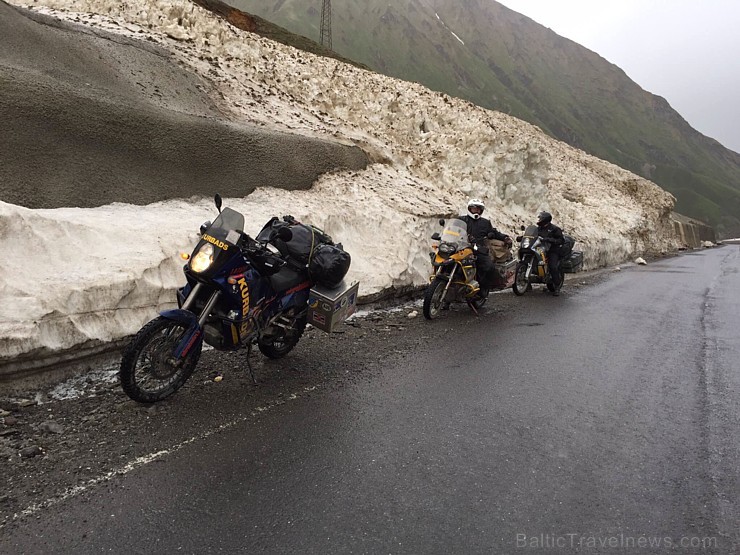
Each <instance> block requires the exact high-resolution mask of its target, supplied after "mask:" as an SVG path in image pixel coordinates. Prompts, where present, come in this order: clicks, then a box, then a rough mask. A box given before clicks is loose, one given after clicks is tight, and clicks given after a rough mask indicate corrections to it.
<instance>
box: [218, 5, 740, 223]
mask: <svg viewBox="0 0 740 555" xmlns="http://www.w3.org/2000/svg"><path fill="white" fill-rule="evenodd" d="M228 3H229V4H230V5H232V6H234V7H236V8H238V9H241V10H245V11H247V12H250V13H253V14H256V15H258V16H260V17H263V18H265V19H267V20H269V21H272V22H274V23H277V24H278V25H281V26H283V27H285V28H286V29H288V30H290V31H293V32H295V33H299V34H301V35H305V36H306V37H309V38H313V39H315V40H318V38H319V35H320V32H319V26H320V19H321V4H322V3H321V2H320V1H318V0H229V2H228ZM332 16H333V17H332V39H333V49H334V50H335V51H336V52H337V53H338V54H340V55H342V56H345V57H347V58H350V59H353V60H356V61H358V62H360V63H363V64H366V65H367V66H369V67H371V68H372V69H374V70H376V71H378V72H381V73H384V74H387V75H390V76H393V77H398V78H402V79H406V80H410V81H417V82H419V83H422V84H424V85H425V86H427V87H430V88H432V89H434V90H438V91H442V92H446V93H448V94H451V95H454V96H458V97H461V98H464V99H467V100H470V101H471V102H474V103H476V104H478V105H480V106H483V107H486V108H491V109H495V110H500V111H502V112H505V113H508V114H511V115H513V116H516V117H518V118H521V119H523V120H526V121H529V122H530V123H533V124H535V125H537V126H539V127H540V128H542V130H543V131H545V132H546V133H548V134H549V135H551V136H553V137H555V138H557V139H560V140H562V141H565V142H567V143H569V144H571V145H573V146H575V147H578V148H581V149H583V150H585V151H586V152H589V153H591V154H594V155H596V156H598V157H600V158H603V159H605V160H609V161H611V162H613V163H615V164H617V165H619V166H621V167H623V168H626V169H628V170H630V171H633V172H635V173H637V174H639V175H642V176H644V177H646V178H648V179H651V180H652V181H654V182H655V183H657V184H659V185H661V186H662V187H663V188H665V189H666V190H668V191H670V192H671V193H673V194H674V195H675V196H676V198H677V203H676V210H677V211H679V212H681V213H683V214H686V215H688V216H691V217H694V218H698V219H700V220H703V221H706V222H708V223H710V224H711V225H713V226H714V227H715V228H716V229H717V231H718V233H719V234H720V235H721V236H727V235H738V234H740V155H739V154H737V153H736V152H733V151H731V150H729V149H727V148H725V147H724V146H722V145H721V144H720V143H719V142H717V141H715V140H714V139H711V138H709V137H706V136H704V135H702V134H701V133H699V132H698V131H696V130H695V129H693V128H692V127H691V126H690V125H689V124H688V123H687V122H686V121H685V120H684V119H683V118H682V117H681V115H680V114H679V113H678V112H676V111H675V110H674V109H673V108H671V106H670V105H669V104H668V102H667V101H666V100H665V99H664V98H662V97H660V96H657V95H654V94H651V93H650V92H647V91H645V90H643V89H642V88H641V87H640V86H639V85H637V84H636V83H635V82H634V81H632V80H631V79H630V78H629V77H628V76H627V75H626V74H625V73H624V71H622V70H621V69H620V68H619V67H617V66H615V65H614V64H612V63H610V62H608V61H607V60H605V59H604V58H602V57H601V56H599V55H598V54H596V53H594V52H592V51H590V50H588V49H586V48H584V47H582V46H580V45H579V44H577V43H575V42H573V41H571V40H569V39H566V38H563V37H561V36H559V35H557V34H556V33H554V32H553V31H551V30H549V29H547V28H546V27H543V26H542V25H540V24H538V23H536V22H534V21H533V20H531V19H529V18H528V17H526V16H523V15H521V14H518V13H516V12H514V11H512V10H510V9H508V8H506V7H505V6H503V5H501V4H499V3H497V2H495V1H493V0H459V1H455V2H451V1H449V0H397V1H395V2H393V3H389V2H387V1H385V0H384V1H380V0H365V1H364V2H335V3H334V4H333V5H332ZM656 71H660V68H656Z"/></svg>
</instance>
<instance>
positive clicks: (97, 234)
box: [0, 0, 676, 362]
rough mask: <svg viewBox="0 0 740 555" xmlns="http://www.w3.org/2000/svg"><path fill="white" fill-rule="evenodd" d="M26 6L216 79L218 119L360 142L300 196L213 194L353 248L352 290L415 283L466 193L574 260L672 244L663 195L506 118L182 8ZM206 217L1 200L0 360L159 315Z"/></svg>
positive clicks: (196, 207)
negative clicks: (544, 224) (545, 215)
mask: <svg viewBox="0 0 740 555" xmlns="http://www.w3.org/2000/svg"><path fill="white" fill-rule="evenodd" d="M30 8H31V9H35V10H38V11H42V12H44V13H47V14H51V15H55V16H57V17H60V18H66V19H70V20H74V21H77V22H79V23H83V24H86V25H91V26H97V27H101V28H104V29H105V30H107V31H110V32H114V33H120V34H124V35H127V36H132V37H138V38H141V39H146V40H148V41H153V42H155V43H157V44H159V45H160V46H162V47H164V48H166V49H168V50H170V51H171V52H173V54H174V55H175V57H176V59H177V60H178V62H179V63H181V64H182V65H184V66H186V67H188V68H190V69H192V70H193V71H195V72H197V73H198V74H200V75H201V76H202V77H203V78H204V79H208V80H210V81H211V82H213V83H214V85H215V88H216V90H217V91H218V93H219V94H218V97H217V98H215V99H214V101H215V102H216V103H217V104H218V106H219V107H220V109H221V110H223V111H224V113H225V114H227V117H229V118H231V119H232V120H233V121H242V122H250V123H257V124H261V125H264V126H266V127H269V128H274V129H278V130H287V131H290V132H293V133H300V134H305V135H308V136H314V137H323V138H332V139H334V140H338V141H342V142H345V143H346V142H352V143H354V144H357V145H358V146H360V147H362V148H363V149H365V150H366V151H367V152H368V153H369V155H370V156H371V159H372V160H373V161H374V162H375V163H374V164H372V165H371V166H369V167H368V168H367V169H366V170H364V171H359V172H349V171H347V172H338V173H334V174H330V175H325V176H323V177H322V178H321V179H320V180H319V181H318V182H317V183H316V184H315V186H314V187H313V188H312V189H311V190H310V191H303V192H286V191H281V190H277V189H259V190H257V191H255V192H254V193H252V194H251V195H249V196H248V197H246V198H240V199H225V204H226V205H227V206H230V207H232V208H234V209H236V210H239V211H242V212H243V213H244V214H245V215H246V217H247V221H248V226H247V227H248V228H247V230H246V231H247V232H252V233H254V232H256V231H257V230H258V229H259V228H260V226H261V225H262V224H263V223H264V222H265V221H266V220H267V219H268V218H269V217H270V216H272V215H282V214H286V213H290V214H293V215H294V216H296V217H297V218H298V219H301V220H304V221H309V222H311V223H313V224H315V225H318V226H319V227H322V228H324V229H325V230H326V231H327V232H328V233H329V234H331V235H332V236H333V237H334V238H335V240H339V241H342V242H343V243H344V245H345V247H346V249H347V250H348V251H349V252H350V253H351V254H352V256H353V264H352V269H351V274H350V276H349V277H350V278H351V279H358V280H360V282H361V290H360V292H361V295H365V296H367V295H372V294H375V293H377V292H379V291H381V290H384V289H386V288H391V287H394V288H405V287H408V286H412V285H420V284H423V283H425V282H426V280H427V276H428V272H429V258H428V254H427V253H428V251H429V235H430V234H431V233H432V231H433V230H436V229H437V224H436V219H437V217H440V216H449V215H451V214H455V213H458V212H459V211H460V209H461V208H462V207H463V206H464V205H465V202H466V199H467V198H468V197H470V196H475V197H479V198H482V199H483V200H484V201H485V202H486V205H487V207H488V209H487V212H486V215H487V216H489V217H491V218H492V220H493V222H494V225H496V226H497V227H498V228H499V229H501V230H502V231H504V232H506V233H510V234H512V235H513V234H515V233H516V230H517V229H518V227H519V225H521V224H523V223H530V222H532V221H533V219H534V216H535V214H536V213H537V212H538V211H539V210H542V209H546V210H549V211H551V212H552V213H553V214H554V217H555V221H556V223H558V224H560V225H561V226H562V227H564V228H565V230H566V232H568V233H570V234H571V235H573V236H574V237H576V238H577V239H578V241H579V246H580V248H581V249H582V250H584V251H585V265H586V267H591V268H593V267H596V266H601V265H608V264H615V263H617V262H621V261H623V260H625V259H629V258H633V257H634V256H637V255H639V254H641V253H643V252H645V251H646V250H648V249H652V250H655V251H660V250H670V249H672V248H675V247H676V239H675V237H674V235H673V228H672V225H671V224H670V222H669V214H670V211H671V209H672V207H673V203H674V199H673V197H672V196H671V195H669V194H668V193H666V192H665V191H663V190H662V189H660V188H659V187H657V186H656V185H655V184H653V183H651V182H649V181H647V180H645V179H642V178H640V177H638V176H636V175H634V174H631V173H630V172H627V171H625V170H622V169H621V168H618V167H617V166H615V165H613V164H610V163H608V162H605V161H602V160H599V159H597V158H594V157H592V156H589V155H587V154H585V153H583V152H582V151H579V150H577V149H574V148H571V147H569V146H568V145H566V144H564V143H561V142H558V141H556V140H554V139H551V138H550V137H548V136H546V135H545V134H544V133H542V132H541V131H540V130H539V129H538V128H536V127H534V126H532V125H530V124H527V123H525V122H522V121H520V120H517V119H515V118H512V117H509V116H507V115H505V114H501V113H498V112H493V111H489V110H485V109H483V108H480V107H477V106H474V105H472V104H470V103H469V102H466V101H463V100H459V99H456V98H451V97H449V96H447V95H444V94H440V93H436V92H433V91H430V90H428V89H426V88H424V87H422V86H420V85H418V84H415V83H408V82H405V81H400V80H396V79H392V78H389V77H385V76H382V75H378V74H374V73H371V72H367V71H363V70H360V69H357V68H355V67H352V66H348V65H345V64H342V63H341V62H338V61H336V60H333V59H328V58H321V57H316V56H313V55H311V54H308V53H305V52H301V51H297V50H294V49H292V48H289V47H286V46H283V45H280V44H278V43H274V42H272V41H269V40H266V39H263V38H261V37H258V36H256V35H253V34H250V33H247V32H244V31H240V30H238V29H236V28H234V27H232V26H231V25H230V24H228V23H226V22H225V21H223V20H221V19H219V18H217V17H216V16H214V15H212V14H210V13H209V12H207V11H205V10H203V9H201V8H200V7H198V6H196V5H195V4H193V3H191V2H190V1H186V0H170V1H164V0H127V1H126V2H118V1H115V2H114V1H110V0H39V1H38V2H35V3H34V4H33V5H32V6H30ZM59 10H61V11H59ZM64 10H67V11H64ZM213 217H214V209H213V207H212V203H211V201H210V200H197V201H194V202H183V201H171V202H163V203H159V204H155V205H150V206H148V207H144V208H142V207H135V206H128V205H120V204H114V205H109V206H105V207H101V208H97V209H85V210H82V209H57V210H27V209H24V208H21V207H18V206H14V205H9V204H3V203H0V230H2V234H0V244H1V246H2V248H3V251H4V254H5V256H4V260H5V264H4V265H3V267H2V268H0V291H1V293H0V296H1V298H0V362H2V361H3V360H9V359H12V358H13V357H17V356H21V355H24V354H25V355H28V354H29V353H35V352H38V353H43V352H46V351H58V350H64V349H69V348H73V347H75V346H77V345H80V344H83V343H85V342H88V341H91V340H92V341H109V340H113V339H117V338H121V337H124V336H125V335H128V334H131V333H134V332H135V331H136V330H137V329H138V328H139V327H140V326H141V325H142V324H143V323H144V322H145V321H146V320H148V319H149V318H151V317H152V316H153V315H154V314H155V313H156V312H157V310H160V309H162V308H164V307H167V306H171V304H172V302H173V300H174V289H175V288H176V287H177V286H178V285H181V284H182V282H183V278H182V272H181V264H182V263H181V261H180V260H179V258H178V252H179V251H181V250H184V251H187V252H189V251H190V249H191V248H192V245H193V243H194V241H195V237H196V236H195V232H196V231H197V229H198V227H199V225H200V223H201V222H202V221H203V220H206V219H213ZM112 222H115V223H116V225H111V223H112Z"/></svg>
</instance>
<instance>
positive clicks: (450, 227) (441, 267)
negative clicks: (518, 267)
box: [423, 219, 515, 320]
mask: <svg viewBox="0 0 740 555" xmlns="http://www.w3.org/2000/svg"><path fill="white" fill-rule="evenodd" d="M439 223H440V225H442V226H444V229H443V231H442V235H440V234H439V233H435V234H434V235H432V239H433V240H435V241H439V243H438V244H437V245H435V246H433V247H432V248H433V249H434V252H432V253H430V256H431V259H432V267H433V273H432V275H431V277H430V278H429V286H427V289H426V291H425V293H424V305H423V307H424V309H423V312H424V317H425V318H426V319H427V320H433V319H435V318H437V317H438V316H439V314H440V312H441V311H442V310H443V308H445V307H446V306H449V304H450V303H454V302H464V303H467V305H468V306H469V307H470V309H471V310H472V311H473V312H475V313H476V314H477V313H478V309H480V308H481V307H482V306H483V305H484V304H485V303H486V301H487V300H488V294H487V292H486V293H482V292H481V288H480V285H479V284H478V281H477V280H476V266H475V260H476V252H477V251H478V245H475V244H471V243H470V241H469V239H468V226H467V224H466V223H465V222H464V221H463V220H458V219H452V220H450V221H448V222H447V223H446V224H445V221H444V220H440V221H439ZM514 266H515V261H513V260H512V261H508V262H507V263H505V264H504V265H502V266H501V267H499V265H496V268H497V270H498V272H499V273H500V275H501V276H502V281H501V283H500V284H497V285H496V286H495V287H494V288H495V289H503V288H506V287H510V286H511V284H512V282H513V279H514V271H513V270H514Z"/></svg>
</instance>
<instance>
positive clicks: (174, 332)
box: [120, 316, 203, 403]
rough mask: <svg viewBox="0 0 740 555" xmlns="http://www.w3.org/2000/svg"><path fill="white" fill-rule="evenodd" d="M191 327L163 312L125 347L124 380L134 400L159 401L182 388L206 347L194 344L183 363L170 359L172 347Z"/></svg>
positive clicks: (122, 370) (122, 376)
mask: <svg viewBox="0 0 740 555" xmlns="http://www.w3.org/2000/svg"><path fill="white" fill-rule="evenodd" d="M186 331H187V327H186V326H185V325H183V324H180V323H178V322H173V321H172V320H169V319H167V318H164V317H162V316H159V317H157V318H155V319H154V320H152V321H151V322H149V323H148V324H146V325H145V326H144V327H143V328H141V329H140V330H139V333H137V334H136V336H135V337H134V339H133V340H132V341H131V343H129V344H128V346H127V347H126V348H125V349H124V351H123V358H122V359H121V371H120V380H121V387H123V391H124V392H125V393H126V395H128V396H129V397H130V398H131V399H133V400H134V401H138V402H140V403H156V402H157V401H161V400H163V399H166V398H167V397H169V396H170V395H172V394H173V393H175V391H177V390H178V389H180V388H181V387H182V386H183V385H184V384H185V382H186V381H187V380H188V378H189V377H190V376H191V375H192V373H193V371H194V370H195V366H196V365H197V364H198V359H199V358H200V352H201V349H202V347H203V343H202V342H201V341H199V342H198V345H196V346H195V347H193V350H192V351H191V352H190V353H188V355H187V357H185V359H184V360H183V361H181V363H180V364H179V365H175V364H172V362H171V361H170V358H171V355H172V351H173V350H174V348H175V347H176V346H177V344H178V343H179V342H180V340H181V339H182V336H183V335H184V334H185V332H186Z"/></svg>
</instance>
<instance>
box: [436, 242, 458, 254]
mask: <svg viewBox="0 0 740 555" xmlns="http://www.w3.org/2000/svg"><path fill="white" fill-rule="evenodd" d="M438 250H439V252H440V253H441V254H453V253H454V252H455V251H456V250H457V249H456V248H455V245H452V244H450V243H442V244H441V245H439V249H438Z"/></svg>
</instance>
